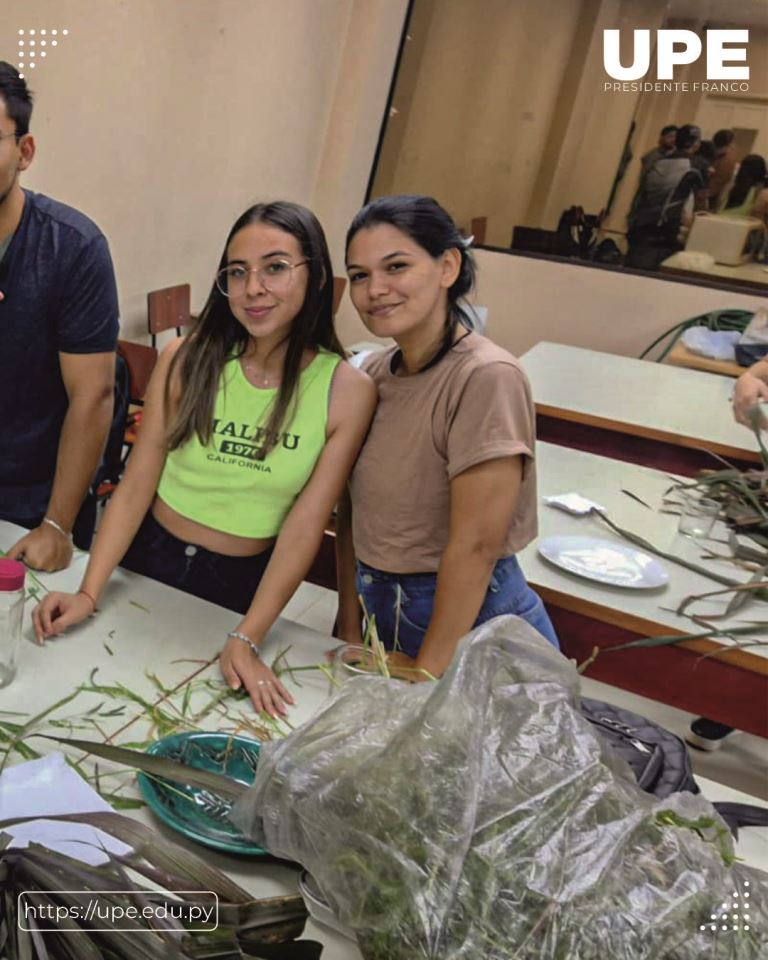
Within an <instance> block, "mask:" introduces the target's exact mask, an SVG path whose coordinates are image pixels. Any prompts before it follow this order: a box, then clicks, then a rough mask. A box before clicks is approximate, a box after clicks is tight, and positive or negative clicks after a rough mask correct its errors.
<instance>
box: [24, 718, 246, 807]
mask: <svg viewBox="0 0 768 960" xmlns="http://www.w3.org/2000/svg"><path fill="white" fill-rule="evenodd" d="M36 736H38V737H43V738H44V739H46V740H53V741H54V742H55V743H62V744H65V745H66V746H69V747H74V748H75V749H76V750H82V751H83V752H84V753H87V754H94V755H95V756H97V757H101V758H102V759H104V760H111V761H112V762H113V763H121V764H124V765H125V766H128V767H133V768H134V769H135V770H142V771H143V772H144V773H151V774H153V775H154V776H156V777H164V778H165V779H166V780H173V781H174V782H176V783H183V784H186V785H188V786H190V787H198V788H200V789H202V790H211V791H212V792H213V793H216V794H218V795H219V796H221V797H224V798H226V799H227V800H237V799H238V798H239V797H241V796H242V795H243V794H244V793H245V792H246V790H247V789H248V787H246V786H245V784H242V783H238V782H237V781H236V780H232V779H231V778H230V777H225V776H222V775H221V774H219V773H213V772H212V771H210V770H199V769H198V768H196V767H192V766H190V765H189V764H187V763H181V762H180V761H178V760H170V759H168V758H167V757H156V756H153V755H152V754H147V753H140V752H139V751H138V750H126V749H125V747H115V746H113V745H112V744H109V743H98V742H96V741H93V740H78V739H75V738H74V737H54V736H52V735H51V734H44V733H38V734H36Z"/></svg>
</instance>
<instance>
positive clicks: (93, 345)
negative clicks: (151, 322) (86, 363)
mask: <svg viewBox="0 0 768 960" xmlns="http://www.w3.org/2000/svg"><path fill="white" fill-rule="evenodd" d="M59 283H60V286H59V289H60V290H61V291H62V293H61V294H60V296H59V300H58V303H57V309H56V311H55V317H56V347H57V350H58V351H59V352H61V353H109V352H111V351H112V350H114V349H115V347H116V345H117V335H118V329H119V320H118V308H117V285H116V283H115V271H114V268H113V266H112V257H111V256H110V254H109V246H108V245H107V241H106V238H105V237H104V236H103V235H101V234H99V235H98V236H95V237H93V239H91V240H90V241H89V242H88V243H87V244H85V245H84V246H83V247H82V248H81V249H80V250H79V252H78V254H77V256H76V257H75V259H74V261H73V262H71V263H68V264H64V263H63V264H62V273H61V275H60V277H59Z"/></svg>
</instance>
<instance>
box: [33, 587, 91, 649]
mask: <svg viewBox="0 0 768 960" xmlns="http://www.w3.org/2000/svg"><path fill="white" fill-rule="evenodd" d="M92 613H95V610H94V608H93V601H92V600H91V598H90V597H88V596H86V594H84V593H49V594H47V595H46V597H45V598H44V599H43V601H42V602H41V603H39V604H38V605H37V606H36V607H35V609H34V610H33V611H32V625H33V626H34V628H35V636H36V637H37V642H38V643H40V644H42V643H45V640H46V637H57V636H58V635H59V634H60V633H62V632H63V631H64V630H66V629H67V627H72V626H74V625H75V624H76V623H82V621H83V620H85V619H86V617H89V616H90V615H91V614H92Z"/></svg>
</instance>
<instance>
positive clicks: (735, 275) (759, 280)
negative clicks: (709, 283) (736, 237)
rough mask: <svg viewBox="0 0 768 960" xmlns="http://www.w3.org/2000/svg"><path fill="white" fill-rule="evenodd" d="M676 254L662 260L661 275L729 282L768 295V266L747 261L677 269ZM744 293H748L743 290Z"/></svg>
mask: <svg viewBox="0 0 768 960" xmlns="http://www.w3.org/2000/svg"><path fill="white" fill-rule="evenodd" d="M678 262H679V260H678V258H677V254H673V255H672V256H671V257H667V259H666V260H662V262H661V264H660V266H659V269H660V270H661V272H662V273H670V274H677V275H678V276H681V277H693V278H694V279H701V280H729V281H731V283H734V284H738V285H739V286H740V287H751V288H752V289H754V290H755V291H756V292H762V293H768V264H765V263H757V261H755V260H749V261H747V263H739V264H737V265H736V266H731V265H729V264H727V263H713V264H712V266H711V267H708V268H707V269H706V270H693V269H692V268H691V267H679V266H678V265H677V264H678ZM744 292H745V293H748V292H749V291H747V290H745V291H744Z"/></svg>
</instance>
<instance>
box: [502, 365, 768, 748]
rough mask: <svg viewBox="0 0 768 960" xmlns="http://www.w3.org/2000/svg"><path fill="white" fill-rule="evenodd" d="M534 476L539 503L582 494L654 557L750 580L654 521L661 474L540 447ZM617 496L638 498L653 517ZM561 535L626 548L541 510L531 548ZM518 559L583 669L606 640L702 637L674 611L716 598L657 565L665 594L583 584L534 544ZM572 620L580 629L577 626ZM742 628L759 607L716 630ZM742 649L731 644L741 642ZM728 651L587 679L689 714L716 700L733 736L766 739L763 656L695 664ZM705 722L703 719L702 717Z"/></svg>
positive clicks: (646, 663)
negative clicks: (742, 733)
mask: <svg viewBox="0 0 768 960" xmlns="http://www.w3.org/2000/svg"><path fill="white" fill-rule="evenodd" d="M701 376H703V377H707V376H708V375H706V374H701ZM537 476H538V486H539V499H540V501H541V497H543V496H551V495H557V494H562V493H569V492H577V493H580V494H582V495H583V496H585V497H588V498H589V499H591V500H594V501H595V502H597V503H599V504H601V505H602V506H604V507H605V508H606V509H607V511H608V516H609V517H610V518H611V519H612V520H613V521H614V523H617V524H618V525H619V526H622V527H624V528H625V529H628V530H630V531H633V532H635V533H637V534H639V535H640V536H642V537H644V538H645V539H646V540H649V541H650V542H651V543H653V544H654V545H655V546H657V547H658V548H660V549H662V550H665V551H668V552H671V553H675V554H678V555H680V556H682V557H683V558H685V559H687V560H690V561H692V562H695V563H698V564H700V565H702V566H705V567H707V568H708V569H710V568H711V569H712V570H713V571H714V572H716V573H720V574H722V575H724V576H727V577H730V578H732V579H734V580H737V581H740V582H743V581H746V580H748V579H749V576H750V574H749V573H748V572H747V571H745V570H742V569H741V568H739V567H736V566H734V565H733V564H730V563H726V562H721V561H705V560H702V559H701V555H702V553H703V552H704V549H703V546H705V545H706V543H708V542H709V541H705V542H704V544H702V543H701V542H695V541H692V540H690V539H689V538H687V537H682V536H680V535H679V534H678V533H677V523H678V518H677V517H676V516H672V515H669V514H663V513H659V512H658V508H659V507H660V506H661V501H662V497H663V495H664V492H665V491H666V490H667V488H668V487H670V486H671V484H672V482H673V480H672V478H670V476H669V475H668V474H666V473H662V472H660V471H658V470H653V469H651V468H648V467H641V466H637V465H635V464H630V463H624V462H622V461H620V460H612V459H609V458H607V457H600V456H596V455H595V454H591V453H587V452H584V451H580V450H571V449H568V448H566V447H561V446H557V445H554V444H548V443H541V442H540V443H539V444H538V445H537ZM622 490H628V491H630V492H631V493H633V494H635V495H636V496H638V497H640V498H641V499H642V500H644V501H645V502H646V503H647V504H649V506H650V508H651V509H649V508H648V507H645V506H643V505H642V504H640V503H638V502H637V501H636V500H634V499H632V498H631V497H629V496H628V495H627V494H625V493H623V492H622ZM561 534H575V535H579V534H581V535H586V536H598V537H605V538H606V539H608V540H613V541H616V542H621V543H623V544H626V543H627V541H626V540H623V539H622V538H621V537H619V535H618V534H616V533H614V532H613V531H612V530H611V529H610V528H609V527H608V526H607V525H605V524H604V523H603V522H602V521H600V520H599V519H598V518H596V517H591V516H587V517H577V516H572V515H570V514H567V513H564V512H563V511H561V510H556V509H554V508H552V507H548V506H545V505H543V504H542V505H541V506H540V507H539V540H541V539H542V538H544V537H547V536H554V535H561ZM713 535H714V536H720V537H723V536H724V535H725V527H724V526H723V525H721V524H718V525H717V526H716V527H715V530H714V531H713ZM710 545H711V547H712V548H713V549H714V550H716V551H718V552H722V553H727V552H728V548H727V546H726V545H725V544H722V543H713V542H710ZM519 559H520V563H521V565H522V567H523V570H524V571H525V574H526V577H527V578H528V580H529V582H530V583H531V584H532V586H534V587H535V588H536V590H537V591H538V592H539V593H540V594H541V596H542V597H543V599H544V600H545V602H546V603H547V605H548V607H551V608H552V611H554V612H555V616H554V619H556V620H557V619H558V617H559V619H560V623H557V622H556V626H558V627H559V632H560V633H561V642H562V643H563V645H564V647H565V648H566V650H568V649H569V648H570V652H569V655H570V656H575V657H576V659H577V660H579V661H580V662H581V661H582V660H584V659H586V655H585V651H586V652H587V653H588V652H589V651H591V649H592V645H593V643H594V644H597V645H600V646H602V642H601V641H602V640H606V639H607V640H608V642H609V644H610V643H615V642H616V641H617V640H618V639H622V640H628V639H632V637H633V636H637V635H639V636H661V635H688V634H691V633H698V632H700V631H701V630H702V629H703V628H699V627H697V626H696V625H695V624H693V623H692V622H691V621H690V620H689V619H687V618H686V617H684V616H680V615H678V614H677V613H676V612H675V611H676V609H677V608H678V606H679V605H680V603H681V601H683V600H684V599H685V598H686V597H688V596H692V595H698V594H702V593H705V592H707V591H712V590H717V589H719V585H718V584H717V583H715V582H713V581H712V580H710V579H709V578H707V577H704V576H702V575H700V574H696V573H693V572H692V571H689V570H687V569H686V568H684V567H681V566H678V565H676V564H672V563H670V562H668V561H667V560H661V563H662V564H663V565H664V566H665V567H666V568H667V570H668V572H669V576H670V580H669V584H668V585H667V586H666V587H663V588H660V589H654V590H631V589H626V588H621V587H614V586H608V585H605V584H601V583H597V582H595V581H591V580H586V579H584V578H582V577H577V576H575V575H573V574H570V573H568V572H566V571H564V570H561V569H559V568H557V567H554V566H552V565H551V564H550V563H548V562H547V561H546V560H544V559H542V558H541V557H540V556H539V554H538V552H537V545H536V543H532V544H530V545H529V546H528V547H526V549H525V550H523V551H522V552H521V553H520V554H519ZM730 597H731V595H727V596H725V597H724V598H722V597H718V598H716V599H714V600H712V601H706V602H702V603H700V604H698V605H697V606H696V607H695V608H694V612H696V613H700V614H703V615H706V616H709V615H713V614H721V613H723V612H724V609H725V606H726V605H727V603H728V601H729V600H730ZM580 618H583V619H584V620H585V621H587V623H586V624H585V625H582V626H580V624H581V620H580ZM744 619H754V620H766V619H768V617H767V616H766V606H765V604H763V603H759V602H757V601H750V603H749V605H747V606H745V607H742V608H741V610H739V611H737V613H736V614H735V615H734V616H733V617H731V618H729V619H726V620H723V621H717V622H718V624H722V625H724V626H727V625H731V626H735V625H743V620H744ZM560 624H562V626H561V625H560ZM582 627H583V628H582ZM590 627H591V628H592V629H593V630H594V632H595V637H594V640H593V638H592V637H591V636H590V634H589V632H588V628H590ZM585 631H587V632H585ZM575 633H578V634H579V636H576V635H575ZM582 634H583V636H582ZM614 638H615V639H614ZM747 639H748V638H747V637H740V638H739V640H740V642H746V641H747ZM758 639H762V640H764V641H765V640H768V637H767V636H766V635H765V634H763V635H762V636H761V637H758ZM734 643H735V642H734V641H731V640H729V639H727V638H722V639H719V638H718V640H716V641H715V640H711V639H700V640H693V641H689V642H686V644H685V649H683V648H681V647H674V648H671V647H666V648H656V649H654V650H640V651H622V652H619V653H616V654H610V655H607V656H602V657H600V656H599V657H598V659H597V662H596V663H595V665H594V667H593V668H590V672H589V675H590V676H595V677H596V678H597V679H601V680H605V681H606V682H608V683H612V684H616V685H618V686H622V687H624V688H625V689H629V690H633V691H634V692H636V693H640V694H643V695H645V696H650V697H652V698H653V699H657V700H661V701H662V702H666V703H670V704H672V705H674V706H677V707H680V708H681V709H687V710H690V712H692V713H696V712H699V711H700V710H704V709H705V708H710V707H712V705H713V703H712V702H713V700H715V699H718V700H722V703H723V709H727V710H729V711H735V712H736V713H735V717H736V718H739V720H740V722H738V723H734V724H733V725H734V726H738V727H739V728H740V729H746V730H750V731H751V732H753V733H760V734H761V735H762V736H766V734H767V733H768V730H766V713H767V711H766V705H768V648H764V647H756V648H753V649H750V650H732V651H727V652H725V653H724V654H723V655H722V656H718V657H717V658H708V659H707V660H699V655H700V654H702V653H711V652H713V651H715V650H721V649H722V648H724V647H729V646H733V645H734ZM660 664H664V665H665V667H664V669H660ZM715 693H716V694H717V697H715ZM745 698H746V702H745ZM710 713H711V711H710V712H707V713H706V715H707V716H710ZM746 713H749V715H750V717H751V721H750V723H748V724H744V715H745V714H746ZM729 716H730V714H729ZM732 718H733V717H732ZM711 719H715V720H718V719H722V722H724V723H728V722H729V720H728V719H727V718H726V717H725V716H722V718H721V716H720V715H718V716H714V715H713V716H712V717H711Z"/></svg>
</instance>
